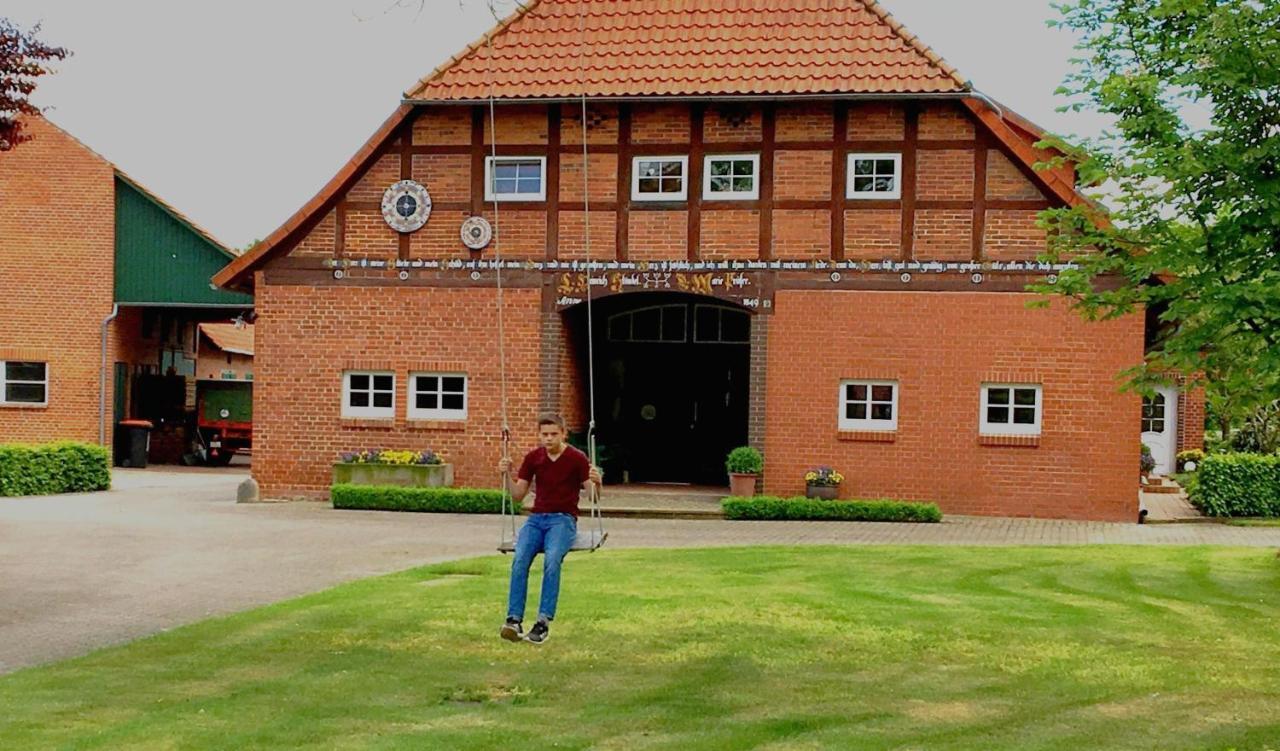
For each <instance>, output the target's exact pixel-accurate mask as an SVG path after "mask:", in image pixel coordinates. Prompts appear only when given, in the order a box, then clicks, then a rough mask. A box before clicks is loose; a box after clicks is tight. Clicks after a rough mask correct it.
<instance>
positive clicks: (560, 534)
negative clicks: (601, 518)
mask: <svg viewBox="0 0 1280 751" xmlns="http://www.w3.org/2000/svg"><path fill="white" fill-rule="evenodd" d="M577 535H578V520H577V519H575V518H573V515H572V514H532V515H531V516H530V517H529V518H528V519H527V520H526V521H525V523H524V526H522V527H520V533H519V534H517V535H516V551H515V557H514V558H513V559H512V560H511V594H510V595H509V596H508V597H507V617H508V618H519V619H522V620H523V619H524V605H525V600H526V599H528V596H529V566H531V565H532V564H533V557H534V556H535V555H537V554H538V553H542V598H541V600H540V601H539V603H538V618H546V619H547V620H551V619H552V618H555V617H556V601H557V600H558V599H560V564H561V563H562V562H563V561H564V557H565V555H566V554H567V553H568V552H569V548H570V547H572V546H573V540H574V538H575V537H577Z"/></svg>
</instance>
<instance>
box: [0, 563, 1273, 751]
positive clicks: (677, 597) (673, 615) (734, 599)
mask: <svg viewBox="0 0 1280 751" xmlns="http://www.w3.org/2000/svg"><path fill="white" fill-rule="evenodd" d="M506 567H507V560H506V559H503V558H498V557H492V558H483V559H476V560H471V561H464V562H461V563H456V564H449V565H440V566H432V567H428V568H423V569H417V570H413V571H409V572H404V573H401V574H396V575H393V576H388V577H381V578H377V579H369V580H365V581H361V582H356V583H353V584H350V585H347V586H343V587H339V588H337V589H333V590H329V591H327V592H323V593H320V594H317V595H313V596H309V597H305V598H302V599H298V600H294V601H290V602H286V603H281V604H278V605H274V606H271V607H267V608H262V609H259V610H255V611H251V612H247V613H243V614H240V615H236V616H233V617H230V618H223V619H217V620H210V621H206V622H203V623H199V624H196V625H194V626H191V627H188V628H183V629H179V630H175V631H172V632H169V633H166V634H161V635H159V636H156V637H153V638H149V639H146V640H143V641H140V642H136V643H134V644H131V645H127V646H124V647H121V648H115V649H110V650H105V651H102V652H98V653H96V654H93V655H90V656H88V657H84V658H81V659H77V660H72V661H69V662H65V663H60V664H57V665H51V666H47V667H42V668H37V669H33V670H27V671H23V672H19V673H16V674H13V675H10V676H7V677H3V678H0V747H3V748H4V749H6V751H12V750H13V749H26V748H41V749H44V748H72V749H97V748H112V749H115V748H129V749H186V748H226V749H262V748H285V747H301V746H306V747H320V748H331V749H392V748H403V749H451V750H452V749H486V750H488V749H547V748H561V749H587V748H591V749H627V750H631V749H682V750H684V749H725V750H733V751H737V750H738V749H771V750H778V749H820V748H833V749H930V751H933V750H935V749H984V750H985V749H1020V750H1028V749H1072V750H1075V749H1161V750H1162V751H1169V750H1171V749H1197V750H1200V749H1228V748H1237V749H1265V748H1271V747H1277V748H1280V560H1277V558H1276V553H1275V551H1272V550H1243V549H1234V548H1232V549H1224V548H1208V547H1203V548H1199V547H1198V548H1119V547H1102V546H1098V547H1087V548H998V549H997V548H944V547H930V548H919V547H911V548H902V547H857V548H805V549H795V548H750V549H732V550H694V551H660V552H659V551H620V550H610V549H605V550H603V551H601V552H599V553H596V554H593V555H584V554H575V556H574V557H571V559H570V560H569V562H568V566H567V568H566V575H565V585H564V592H563V597H562V601H561V613H560V621H559V622H558V623H556V624H555V626H554V628H553V629H552V639H551V640H550V641H549V642H548V643H547V644H546V645H544V646H542V647H534V646H532V645H527V644H509V643H506V642H503V641H501V640H500V639H498V636H497V629H498V626H499V624H500V621H501V616H502V611H503V603H504V601H505V591H506ZM536 570H537V569H535V571H536ZM534 589H535V590H536V587H534Z"/></svg>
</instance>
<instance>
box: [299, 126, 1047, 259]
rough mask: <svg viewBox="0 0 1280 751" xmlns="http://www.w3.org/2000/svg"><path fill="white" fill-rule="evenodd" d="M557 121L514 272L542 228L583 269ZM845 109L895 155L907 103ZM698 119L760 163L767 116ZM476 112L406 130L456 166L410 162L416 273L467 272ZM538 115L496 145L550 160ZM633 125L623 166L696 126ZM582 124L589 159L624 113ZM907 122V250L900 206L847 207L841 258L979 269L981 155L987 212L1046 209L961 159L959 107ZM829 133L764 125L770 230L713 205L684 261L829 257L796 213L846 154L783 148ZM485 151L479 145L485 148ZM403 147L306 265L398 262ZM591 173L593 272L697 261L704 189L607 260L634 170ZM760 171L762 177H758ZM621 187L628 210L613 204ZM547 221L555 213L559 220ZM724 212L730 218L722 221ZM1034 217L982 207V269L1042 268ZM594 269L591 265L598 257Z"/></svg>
mask: <svg viewBox="0 0 1280 751" xmlns="http://www.w3.org/2000/svg"><path fill="white" fill-rule="evenodd" d="M557 107H559V113H558V114H559V116H560V118H561V123H560V133H559V136H560V139H561V141H562V144H564V145H568V146H570V147H571V148H570V150H566V151H564V152H563V153H561V154H559V164H560V167H559V175H558V176H557V177H558V178H559V190H558V191H557V195H553V196H551V197H550V199H551V200H549V201H547V202H546V203H534V204H520V205H514V204H509V205H508V208H506V209H504V210H502V211H501V216H502V221H501V222H500V226H499V232H500V233H501V234H502V235H503V237H504V238H505V247H504V248H503V254H504V255H509V256H511V257H513V258H528V259H538V258H543V257H545V256H546V254H547V232H548V230H549V228H550V227H552V226H556V247H555V248H554V252H555V254H556V255H557V256H559V257H561V258H566V259H573V258H577V257H580V256H582V255H583V245H584V240H583V238H582V234H581V233H582V229H583V222H582V216H581V212H580V209H579V207H576V206H560V207H559V208H558V209H557V208H556V207H555V202H556V201H557V200H558V201H560V202H562V203H570V204H577V203H580V202H582V201H583V199H584V195H583V185H582V169H583V165H582V161H583V158H582V155H581V154H580V153H578V152H577V151H576V150H572V146H573V144H580V143H581V139H582V124H581V110H580V108H579V107H578V106H576V105H570V104H566V105H557ZM847 110H848V128H847V132H846V136H847V137H848V138H849V139H852V140H854V141H867V140H871V141H890V142H892V141H895V140H901V139H904V138H905V137H906V122H907V114H906V109H905V106H904V105H902V104H897V103H875V102H854V103H850V104H848V106H847ZM702 111H703V120H702V135H703V138H704V142H703V150H704V153H706V154H713V155H714V154H716V153H720V152H721V151H722V150H723V149H722V148H721V147H719V146H718V145H717V144H730V143H732V145H733V148H732V149H731V150H732V151H733V152H734V153H739V152H744V153H752V152H753V151H760V150H762V149H763V143H762V139H763V137H764V117H763V111H762V109H761V107H760V106H759V105H716V104H712V105H707V106H704V107H703V110H702ZM472 112H473V110H472V109H471V108H467V107H442V108H436V109H432V108H425V109H423V110H422V112H421V113H420V114H418V116H417V117H416V119H415V120H414V123H413V125H412V127H411V133H412V140H413V144H415V145H419V146H431V147H435V148H436V149H439V148H442V147H452V148H457V149H460V150H461V151H465V152H466V153H456V154H454V153H447V154H446V153H430V154H427V153H416V154H413V155H412V156H411V160H412V164H411V174H412V175H413V177H414V178H415V179H417V180H419V181H420V182H423V183H424V184H425V185H426V186H427V189H428V190H429V191H430V193H431V196H432V199H433V201H434V202H435V204H436V208H435V210H434V211H433V213H432V216H431V219H430V221H429V222H428V223H427V225H426V226H425V227H423V228H422V229H420V230H418V231H417V232H414V233H412V234H410V236H409V257H410V258H424V259H437V260H439V259H448V258H461V259H469V258H472V257H473V254H472V253H471V252H470V251H468V250H467V249H466V248H465V247H464V246H463V245H462V243H461V241H460V240H459V238H458V230H459V225H460V224H461V223H462V221H463V220H464V219H465V218H466V217H467V216H469V215H470V213H471V210H472V209H471V206H472V201H473V200H475V199H476V198H477V197H475V196H472V177H473V176H472V175H471V168H472V158H473V155H472V153H471V151H470V149H469V148H468V144H469V142H470V137H471V127H472V126H471V117H472V114H471V113H472ZM479 113H480V115H481V117H482V119H483V120H484V121H485V128H486V130H485V132H486V134H487V133H488V127H489V126H488V111H487V110H486V109H483V108H481V109H480V110H479ZM547 116H548V109H547V107H546V106H543V105H527V106H526V105H521V106H512V105H507V106H502V107H499V108H498V111H497V122H498V141H499V143H501V144H505V145H508V146H513V145H516V144H519V145H522V146H523V147H524V150H525V151H526V152H527V153H528V155H530V156H547V146H546V144H548V143H549V140H548V137H547V136H548V134H547V129H548V121H547ZM629 119H630V123H631V125H630V134H629V141H630V143H631V144H632V148H633V150H634V153H633V155H635V154H639V155H650V156H662V155H682V154H689V153H690V151H691V148H692V146H691V142H692V138H693V128H694V126H693V117H692V114H691V109H690V106H689V105H687V104H681V103H663V104H655V105H651V106H638V105H637V106H632V107H631V108H630V116H629ZM587 122H588V133H587V138H588V141H589V143H590V144H592V145H595V146H596V147H600V146H605V145H608V146H616V145H617V144H618V142H619V139H620V127H621V126H620V122H621V120H620V116H619V109H618V105H614V104H609V105H592V106H591V107H590V109H589V112H588V117H587ZM917 122H918V128H917V134H918V137H919V139H920V141H921V144H920V147H919V149H918V150H917V152H916V188H915V198H916V201H917V206H916V214H915V221H914V224H913V226H914V232H913V233H912V235H911V237H910V240H911V242H912V246H913V247H912V248H911V252H910V253H904V251H903V248H902V245H903V237H902V222H903V213H902V210H901V208H900V207H899V205H895V204H898V203H899V202H895V201H888V202H885V205H878V206H876V207H875V208H874V209H870V208H863V207H861V206H859V205H857V204H855V205H854V206H853V207H852V208H847V209H846V210H845V222H844V223H845V228H844V233H843V234H844V242H845V247H844V249H843V251H844V257H846V258H850V259H856V260H880V259H883V258H902V257H904V256H907V255H909V256H910V257H911V258H914V259H915V260H919V261H930V260H944V261H961V260H970V259H971V258H972V257H973V240H972V238H971V233H972V231H973V225H974V222H973V217H972V209H971V208H964V206H963V204H966V203H971V202H972V200H973V197H974V183H975V179H976V165H975V158H976V154H977V153H986V154H987V156H986V160H987V185H986V190H985V195H986V198H987V199H988V200H989V201H1001V200H1023V201H1026V200H1041V199H1045V198H1046V195H1045V194H1044V193H1043V192H1042V191H1041V190H1040V189H1039V188H1038V187H1037V186H1036V185H1035V184H1033V182H1032V181H1031V180H1030V179H1028V177H1027V176H1026V174H1024V171H1022V170H1020V169H1019V168H1017V167H1016V166H1015V165H1014V164H1013V163H1012V162H1011V161H1010V159H1009V157H1008V156H1006V155H1005V154H1004V153H1003V152H1002V151H1000V150H999V149H998V148H996V147H995V146H994V145H992V146H991V147H990V148H989V149H988V150H986V151H985V152H977V151H976V150H975V149H974V148H965V144H963V143H960V144H955V143H953V142H957V141H966V140H972V139H974V138H975V137H976V135H977V131H976V126H975V123H974V121H973V119H972V118H971V117H970V115H969V114H968V113H967V111H966V110H964V109H963V108H962V107H961V106H960V105H958V104H956V103H953V102H924V103H919V104H918V115H917ZM834 128H835V116H834V106H833V105H832V104H831V103H829V102H817V103H813V102H810V103H795V104H791V103H782V104H778V105H777V106H776V107H775V110H774V137H775V142H777V143H779V144H781V145H782V146H781V148H779V149H778V150H777V151H776V152H775V154H774V156H773V160H772V161H773V163H772V165H771V166H772V173H773V186H772V187H773V191H772V193H773V195H772V199H773V200H774V201H775V202H776V205H775V206H774V207H773V209H772V212H771V215H770V217H769V220H770V221H771V224H772V229H770V227H768V226H766V222H765V217H764V216H763V213H764V212H763V210H761V209H759V208H758V207H757V206H755V205H749V206H743V207H741V208H736V207H732V206H727V205H726V204H725V202H718V205H709V206H703V207H702V208H701V210H700V212H699V213H700V218H699V224H700V225H701V227H702V229H701V230H700V233H699V239H700V241H701V242H707V243H710V244H709V245H708V246H707V247H705V248H694V249H693V251H694V252H693V253H692V255H693V256H694V257H696V258H708V259H709V258H734V259H744V260H747V259H754V258H760V257H773V258H783V257H792V258H807V259H815V260H816V259H822V258H828V259H829V258H831V257H833V254H834V252H835V251H834V249H833V248H832V247H831V238H830V227H831V224H832V221H833V218H832V217H831V216H830V210H827V211H826V212H825V213H826V214H827V216H826V217H825V218H819V217H816V216H813V215H811V214H807V213H804V214H802V213H800V212H809V211H814V210H820V209H817V207H815V206H814V205H813V203H814V202H819V201H828V200H830V198H831V189H832V182H833V174H834V169H835V167H836V166H837V163H836V162H837V160H838V161H839V166H840V167H843V166H844V162H845V156H846V155H845V154H844V153H843V152H842V153H840V154H835V153H833V152H832V151H830V150H826V149H807V148H796V147H794V146H793V147H791V148H787V147H786V144H788V143H790V144H799V143H802V142H809V143H813V142H815V141H819V140H831V139H832V138H833V131H834ZM485 138H486V143H487V142H488V136H487V135H486V137H485ZM938 141H946V142H947V143H941V144H940V143H938ZM988 141H989V142H990V141H991V139H988ZM930 142H933V144H932V146H933V147H930ZM756 143H758V144H760V148H758V149H752V148H751V144H756ZM937 146H944V147H945V148H936V147H937ZM398 147H399V144H398V143H395V142H393V143H390V144H388V145H387V147H386V149H385V150H384V152H383V153H381V154H380V155H379V156H377V157H376V158H375V159H374V160H373V162H372V163H371V165H370V167H369V170H368V172H367V173H365V174H364V175H363V176H362V177H361V178H360V180H359V181H358V182H357V183H356V185H355V186H354V187H353V188H352V189H351V190H350V191H349V193H348V194H347V195H345V196H343V197H342V200H343V201H344V202H345V201H354V202H357V203H354V204H352V205H347V204H345V203H344V204H343V205H342V206H340V207H339V211H338V213H340V214H342V215H343V217H344V218H345V221H344V223H343V224H342V236H341V238H339V237H338V236H337V233H338V224H337V222H336V221H334V220H331V219H329V218H327V217H326V218H325V220H324V221H323V222H321V223H320V224H319V225H317V226H316V228H315V229H314V230H312V232H311V235H309V236H305V237H303V238H302V239H301V240H300V247H301V252H302V253H304V254H314V255H325V254H327V252H328V251H327V250H326V249H327V248H329V247H332V246H334V245H337V244H341V245H342V246H343V249H344V252H346V253H347V254H348V255H354V256H375V257H387V258H389V257H393V256H394V255H395V254H396V253H397V251H398V248H399V240H398V237H397V234H396V233H395V232H393V231H391V230H390V229H389V228H387V227H386V226H385V223H384V222H383V221H382V219H381V214H380V212H379V211H378V210H376V209H375V208H373V207H371V206H370V203H371V202H376V201H379V200H380V199H381V197H382V193H383V191H385V189H386V187H387V186H388V185H390V184H391V183H393V182H395V181H396V180H398V179H399V176H400V174H401V169H400V166H401V165H400V159H401V156H400V154H399V152H398V151H397V149H398ZM860 148H861V147H859V146H857V145H856V144H853V145H850V147H849V151H851V152H856V151H858V150H860ZM875 148H876V150H877V151H883V150H888V151H894V150H895V149H894V148H893V147H892V145H887V146H886V145H883V144H877V145H876V147H875ZM903 148H905V147H903ZM486 153H487V151H486ZM589 161H590V168H589V170H588V177H589V191H590V196H589V197H590V200H591V201H592V202H593V205H595V206H597V207H603V206H609V209H610V210H609V212H608V213H609V214H610V215H611V216H605V215H600V217H601V218H600V220H599V221H595V222H592V224H593V241H592V244H593V246H594V247H595V248H596V249H598V250H599V251H600V258H601V260H605V258H606V256H605V254H606V253H608V254H611V256H610V257H617V255H624V254H625V256H626V257H628V258H630V259H632V260H683V259H686V258H688V257H689V256H690V255H691V254H690V252H689V250H688V249H687V247H686V244H687V242H688V239H687V238H688V234H687V229H686V227H687V225H686V222H687V219H688V213H689V211H688V209H689V207H690V206H691V205H693V204H695V203H697V202H698V201H700V198H701V193H702V185H701V184H692V182H691V184H690V185H688V196H689V198H688V200H687V201H684V202H673V203H672V204H671V205H664V206H656V207H655V206H653V205H647V206H645V207H644V208H643V209H636V208H634V207H633V208H632V209H631V210H630V211H629V218H628V219H626V222H627V226H626V227H625V228H623V232H622V233H621V234H622V235H623V236H625V238H626V241H627V243H628V247H626V248H617V247H616V246H617V238H618V236H619V232H618V229H617V227H616V225H617V222H618V221H619V217H620V216H627V214H625V213H619V212H620V211H626V210H625V209H615V208H614V207H615V206H616V205H617V204H619V203H621V204H626V203H628V202H629V200H630V188H631V186H630V184H629V183H628V184H627V185H625V186H619V184H618V179H619V171H620V170H630V168H631V164H630V157H628V158H627V164H625V165H620V164H619V156H618V155H617V154H616V153H607V152H605V151H603V150H600V149H598V148H597V150H596V151H593V152H591V153H590V155H589ZM549 163H551V161H550V160H549ZM768 166H770V165H762V168H764V167H768ZM700 169H701V165H690V171H691V172H695V171H700ZM549 182H550V181H549ZM762 187H763V186H762ZM620 188H621V189H622V191H623V195H619V194H618V193H619V189H620ZM842 189H843V188H842ZM762 195H764V196H766V197H767V196H768V193H767V191H762ZM930 201H945V202H948V205H946V206H945V208H942V207H940V206H938V205H936V204H935V205H934V206H932V207H930V206H929V205H928V202H930ZM788 202H792V203H790V204H788ZM796 202H805V203H807V204H808V205H803V204H799V203H796ZM484 203H485V205H486V209H485V211H486V215H488V214H490V213H491V209H490V208H488V202H484ZM956 203H960V204H961V205H955V204H956ZM743 211H754V212H755V214H754V215H753V216H754V219H753V221H754V222H755V224H756V227H757V228H758V231H756V232H750V231H748V230H749V228H747V227H745V226H742V227H740V229H741V230H742V231H740V232H738V233H736V234H734V235H733V236H732V237H729V236H726V235H725V234H724V233H723V232H722V231H721V230H723V229H724V228H725V227H726V226H728V224H729V223H731V222H735V221H739V220H741V219H742V217H743V215H742V213H741V212H743ZM552 212H555V215H554V217H553V216H552ZM722 212H728V213H724V214H723V215H721V214H722ZM966 215H967V216H966ZM1035 215H1036V211H1034V210H1032V209H1029V208H1022V207H1018V208H1009V207H1007V206H1006V207H1002V208H1001V207H991V206H988V208H987V213H986V221H985V224H984V229H983V233H982V234H983V237H982V243H981V246H982V247H981V251H980V252H981V254H982V255H981V259H980V260H1000V261H1008V260H1028V259H1032V258H1034V257H1035V256H1036V255H1038V254H1039V253H1040V252H1041V251H1042V250H1043V249H1044V246H1045V238H1044V233H1043V232H1041V231H1040V230H1039V229H1038V228H1037V227H1036V226H1035V221H1036V216H1035ZM490 218H491V219H492V217H490ZM553 220H554V222H553ZM823 225H825V226H826V227H827V228H828V230H827V233H826V234H825V235H824V234H823V233H822V232H821V231H820V228H821V227H822V226H823ZM610 227H613V229H612V230H610V229H609V228H610ZM791 228H794V229H795V230H796V234H792V233H791V232H790V229H791ZM765 234H767V235H768V237H767V238H766V240H770V241H772V245H773V246H774V247H772V248H767V249H766V248H762V247H761V246H760V245H759V242H758V241H759V238H761V237H762V236H763V235H765ZM726 243H728V244H729V245H726ZM613 254H616V255H613ZM592 255H593V257H595V256H596V253H593V254H592Z"/></svg>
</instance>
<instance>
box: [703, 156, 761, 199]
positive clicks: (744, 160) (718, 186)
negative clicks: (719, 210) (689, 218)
mask: <svg viewBox="0 0 1280 751" xmlns="http://www.w3.org/2000/svg"><path fill="white" fill-rule="evenodd" d="M703 163H704V165H705V166H704V168H703V170H702V172H703V178H702V198H703V200H707V201H712V200H715V201H753V200H755V199H757V198H759V197H760V186H759V180H758V176H759V174H760V156H759V155H758V154H735V155H728V156H708V157H706V158H705V160H704V162H703Z"/></svg>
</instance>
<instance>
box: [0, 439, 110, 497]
mask: <svg viewBox="0 0 1280 751" xmlns="http://www.w3.org/2000/svg"><path fill="white" fill-rule="evenodd" d="M110 467H111V454H110V453H109V452H108V451H107V450H106V449H105V448H103V447H102V446H96V445H94V444H91V443H76V442H74V441H58V442H56V443H46V444H41V445H25V444H17V443H10V444H0V496H6V495H10V496H12V495H49V494H51V493H83V492H87V491H91V490H106V489H107V488H110V487H111V469H110Z"/></svg>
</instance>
